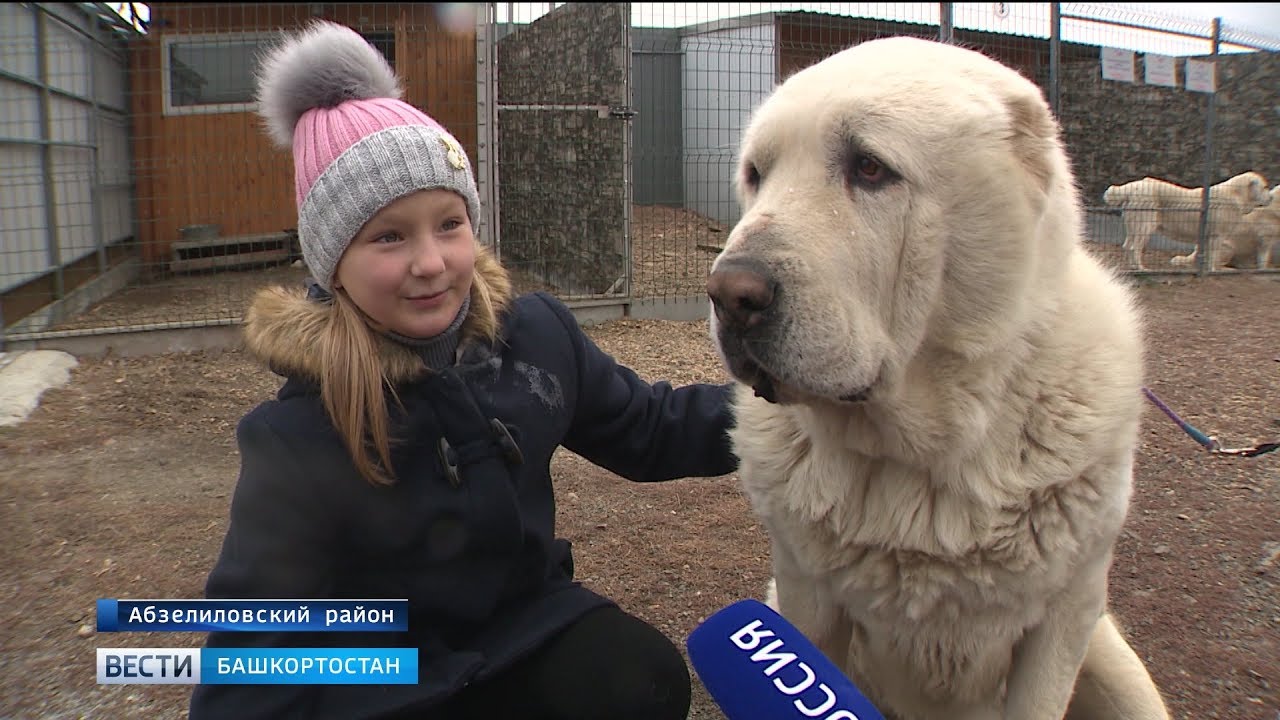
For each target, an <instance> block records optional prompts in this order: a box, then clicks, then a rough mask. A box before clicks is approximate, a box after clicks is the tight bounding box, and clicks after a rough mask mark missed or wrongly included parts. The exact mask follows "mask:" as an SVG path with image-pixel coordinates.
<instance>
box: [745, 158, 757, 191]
mask: <svg viewBox="0 0 1280 720" xmlns="http://www.w3.org/2000/svg"><path fill="white" fill-rule="evenodd" d="M742 181H743V182H745V183H746V184H747V187H749V188H751V189H752V190H755V189H756V188H758V187H760V171H759V170H757V169H756V166H755V163H747V166H746V167H745V168H743V171H742Z"/></svg>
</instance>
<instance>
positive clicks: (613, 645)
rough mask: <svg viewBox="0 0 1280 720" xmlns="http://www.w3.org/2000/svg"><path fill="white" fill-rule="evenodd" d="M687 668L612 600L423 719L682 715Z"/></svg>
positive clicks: (632, 719) (668, 719)
mask: <svg viewBox="0 0 1280 720" xmlns="http://www.w3.org/2000/svg"><path fill="white" fill-rule="evenodd" d="M689 693H690V689H689V668H688V666H686V665H685V662H684V656H682V655H681V654H680V651H679V650H678V649H677V648H676V646H675V645H673V644H672V642H671V641H670V640H669V639H667V637H666V636H665V635H663V634H662V633H661V632H659V631H658V630H657V629H656V628H654V627H653V626H651V625H648V624H647V623H645V622H644V621H643V620H640V619H639V618H637V617H634V616H632V615H629V614H627V613H626V612H623V611H622V610H620V609H619V608H617V607H605V608H599V609H596V610H593V611H591V612H589V613H587V614H586V615H583V616H582V618H581V619H580V620H578V622H576V623H574V624H573V625H570V626H569V627H568V628H567V629H565V630H564V631H563V632H562V633H560V634H559V635H558V636H556V637H555V638H553V639H552V640H551V641H550V642H548V643H547V644H546V645H545V646H543V647H542V648H541V649H539V650H538V651H537V652H535V653H534V654H533V655H531V656H529V657H528V658H525V659H524V660H523V661H522V662H520V663H518V664H516V665H514V666H513V667H511V668H510V669H508V670H506V671H505V672H503V673H501V674H499V675H497V676H495V677H493V678H492V679H490V680H487V681H485V682H483V683H480V684H478V685H471V686H468V687H467V688H466V689H465V690H463V691H462V692H461V693H459V694H458V695H457V696H456V697H454V698H452V699H451V700H449V701H448V702H446V703H445V704H444V705H442V706H440V707H438V708H433V709H431V710H429V711H427V713H426V718H427V720H479V719H480V718H484V719H485V720H496V719H499V718H500V719H502V720H685V718H686V717H687V716H688V714H689Z"/></svg>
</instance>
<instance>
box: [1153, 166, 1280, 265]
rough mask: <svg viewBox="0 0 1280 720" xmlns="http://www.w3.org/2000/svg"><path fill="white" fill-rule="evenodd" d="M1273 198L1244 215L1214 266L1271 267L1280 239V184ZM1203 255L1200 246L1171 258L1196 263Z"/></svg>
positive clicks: (1189, 263) (1179, 263)
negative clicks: (1274, 251)
mask: <svg viewBox="0 0 1280 720" xmlns="http://www.w3.org/2000/svg"><path fill="white" fill-rule="evenodd" d="M1269 198H1270V202H1268V203H1267V204H1266V205H1262V206H1260V207H1255V208H1253V209H1252V210H1250V211H1249V212H1247V213H1245V214H1244V217H1242V218H1240V222H1239V224H1238V225H1237V227H1236V229H1235V231H1234V232H1232V233H1230V235H1229V238H1230V242H1229V243H1228V244H1227V246H1226V247H1225V248H1223V251H1221V252H1219V254H1218V257H1217V264H1215V265H1214V266H1213V268H1214V269H1215V270H1216V269H1221V268H1222V267H1223V266H1224V265H1226V266H1230V267H1235V268H1242V267H1248V266H1249V264H1250V263H1252V265H1253V267H1255V268H1257V269H1259V270H1265V269H1266V268H1267V266H1268V265H1269V264H1270V260H1271V253H1272V250H1273V249H1274V248H1275V246H1276V243H1277V242H1280V185H1277V186H1275V187H1273V188H1271V193H1270V195H1269ZM1199 255H1200V250H1199V248H1197V249H1195V250H1192V251H1191V254H1190V255H1179V256H1178V257H1175V258H1170V259H1169V262H1170V263H1171V264H1173V265H1190V266H1195V264H1196V259H1197V258H1198V257H1199Z"/></svg>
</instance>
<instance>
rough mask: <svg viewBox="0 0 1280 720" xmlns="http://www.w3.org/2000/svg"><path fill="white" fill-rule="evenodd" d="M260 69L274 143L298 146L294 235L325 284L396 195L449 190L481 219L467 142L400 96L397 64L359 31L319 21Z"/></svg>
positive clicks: (261, 108)
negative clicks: (353, 243)
mask: <svg viewBox="0 0 1280 720" xmlns="http://www.w3.org/2000/svg"><path fill="white" fill-rule="evenodd" d="M260 68H261V69H260V70H259V74H258V93H257V96H258V103H259V104H258V112H259V114H260V115H261V116H262V118H263V119H264V120H265V122H266V126H267V133H268V135H269V136H270V137H271V139H272V140H273V141H274V142H275V143H276V144H277V145H280V146H282V147H289V148H291V149H292V151H293V160H294V185H295V190H296V199H297V203H298V240H299V242H300V244H301V245H302V255H303V259H304V260H305V261H306V263H307V267H308V268H309V269H310V270H311V273H312V275H313V276H314V277H315V279H316V282H317V283H318V284H319V285H320V286H321V287H323V288H324V289H325V290H328V291H332V289H333V275H334V272H335V271H336V270H337V266H338V262H339V261H340V260H341V258H342V254H343V252H345V251H346V248H347V246H348V245H349V244H350V243H351V240H352V239H353V238H354V237H355V235H356V234H357V233H358V232H359V231H360V228H361V227H363V226H364V224H365V223H367V222H368V221H369V219H370V218H371V217H373V215H374V214H376V213H377V212H378V211H379V210H381V209H382V208H383V207H385V206H386V205H387V204H389V203H391V202H392V201H394V200H396V199H397V198H400V197H403V196H405V195H408V194H409V193H412V192H415V191H417V190H431V189H445V190H452V191H454V192H456V193H458V194H459V195H461V196H462V198H463V200H465V201H466V204H467V214H468V216H469V217H470V220H471V225H472V227H473V229H474V227H475V226H476V225H477V223H478V221H479V217H480V195H479V192H478V190H477V189H476V183H475V178H474V177H473V176H472V173H471V162H470V160H469V159H468V158H467V155H466V152H465V151H464V150H463V149H462V146H461V144H459V143H458V141H457V139H456V138H454V137H453V135H451V134H450V133H449V132H448V131H447V130H445V128H444V127H442V126H441V125H440V124H439V123H438V122H436V121H435V120H434V119H432V118H431V117H430V116H428V115H427V114H426V113H424V112H422V111H421V110H418V109H417V108H415V107H413V106H412V105H410V104H408V103H406V102H404V101H402V100H400V99H399V98H400V95H401V86H400V83H399V80H398V79H397V77H396V75H395V73H394V71H393V70H392V69H391V66H390V65H388V64H387V61H386V59H385V58H384V57H382V54H381V53H379V52H378V51H377V50H376V49H375V48H373V46H371V45H369V43H368V42H367V41H365V39H364V38H363V37H361V36H360V35H359V34H358V33H356V32H355V31H354V30H351V29H350V28H347V27H345V26H342V25H338V24H336V23H332V22H327V21H316V22H313V23H312V24H310V25H309V26H307V27H306V28H305V29H303V30H302V31H300V32H298V33H297V34H295V35H293V36H290V37H288V38H286V39H285V40H284V41H283V42H282V43H280V44H278V45H277V46H276V47H274V48H273V49H272V50H270V51H269V53H268V55H267V56H266V57H265V58H263V61H262V63H261V66H260Z"/></svg>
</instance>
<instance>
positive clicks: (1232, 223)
mask: <svg viewBox="0 0 1280 720" xmlns="http://www.w3.org/2000/svg"><path fill="white" fill-rule="evenodd" d="M1202 195H1203V193H1202V191H1201V188H1198V187H1196V188H1188V187H1183V186H1181V185H1175V184H1174V183H1171V182H1169V181H1167V180H1161V179H1160V178H1153V177H1145V178H1142V179H1141V180H1134V181H1133V182H1128V183H1125V184H1123V185H1112V186H1110V187H1108V188H1107V190H1106V192H1104V193H1103V194H1102V200H1103V202H1105V203H1106V204H1108V205H1110V206H1112V207H1117V208H1120V209H1121V211H1122V214H1123V217H1124V249H1125V252H1126V254H1127V256H1128V261H1129V266H1130V267H1131V268H1133V269H1136V270H1142V269H1144V268H1143V264H1142V252H1143V250H1145V249H1146V247H1147V243H1148V242H1149V241H1150V240H1151V236H1152V235H1154V234H1155V233H1157V232H1158V233H1160V234H1161V235H1164V236H1165V237H1167V238H1169V239H1170V240H1174V241H1176V242H1183V243H1192V244H1196V243H1198V242H1199V240H1200V206H1201V202H1202V198H1201V196H1202ZM1269 200H1270V197H1269V196H1268V195H1267V179H1266V178H1265V177H1263V176H1262V175H1261V174H1260V173H1256V172H1252V171H1250V172H1243V173H1240V174H1239V175H1236V176H1235V177H1232V178H1230V179H1228V180H1224V181H1223V182H1220V183H1218V184H1217V185H1213V186H1211V187H1210V188H1209V213H1208V215H1209V218H1208V221H1207V226H1206V234H1207V236H1208V238H1209V247H1210V248H1213V253H1211V255H1210V257H1212V258H1213V264H1212V267H1215V268H1219V267H1223V266H1224V265H1225V264H1226V263H1227V261H1229V260H1230V259H1231V258H1232V256H1233V255H1234V254H1235V248H1234V245H1233V243H1232V236H1233V235H1234V234H1235V233H1236V232H1237V231H1238V230H1239V229H1240V227H1241V224H1242V221H1243V219H1244V216H1245V214H1246V213H1248V212H1250V211H1251V210H1253V209H1254V208H1256V207H1259V206H1262V205H1266V204H1267V202H1268V201H1269ZM1195 260H1196V253H1194V252H1193V253H1192V254H1190V255H1183V256H1180V257H1176V258H1173V259H1171V260H1170V263H1171V264H1174V265H1187V264H1191V263H1194V262H1195Z"/></svg>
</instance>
